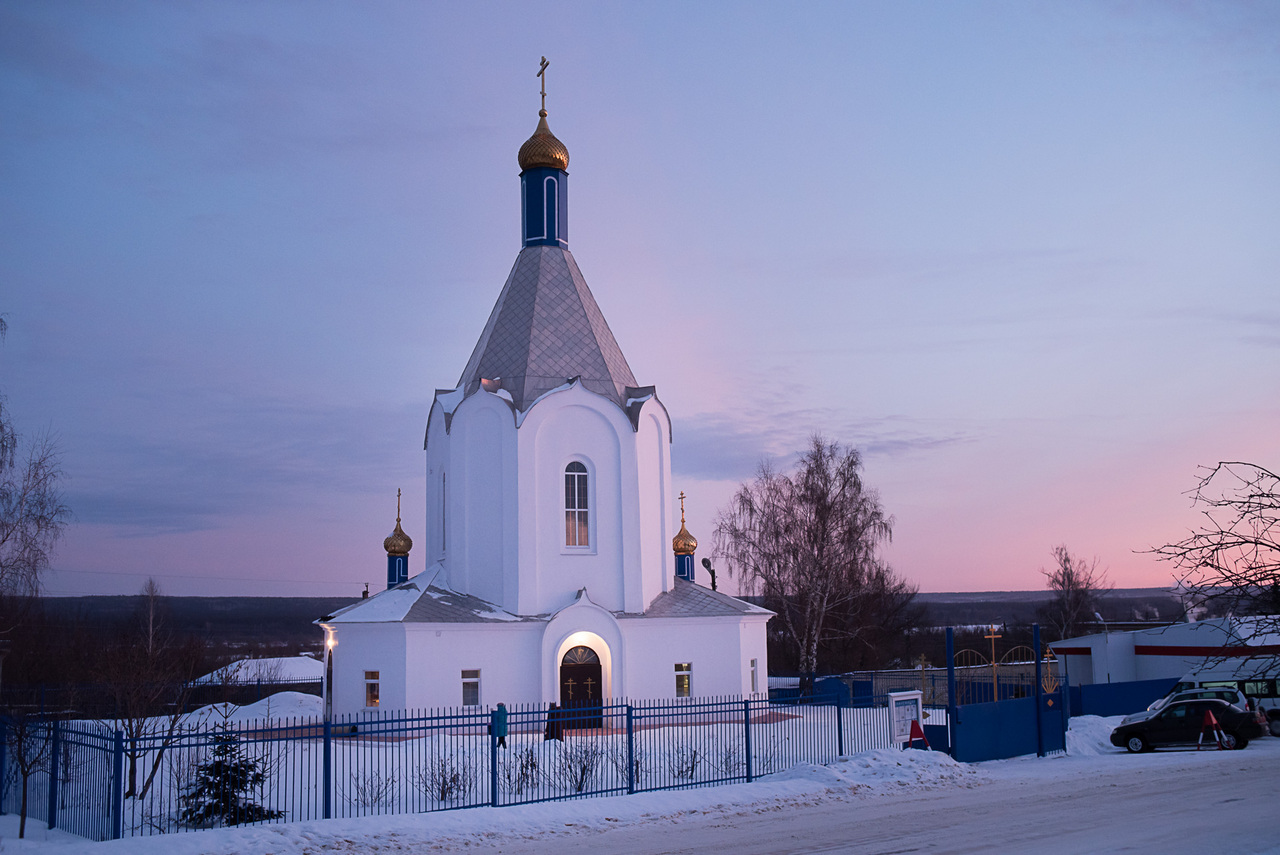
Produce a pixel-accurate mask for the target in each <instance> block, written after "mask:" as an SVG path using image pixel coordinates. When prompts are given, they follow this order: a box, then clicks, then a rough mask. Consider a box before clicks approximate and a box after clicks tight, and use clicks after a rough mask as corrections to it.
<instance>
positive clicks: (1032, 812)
mask: <svg viewBox="0 0 1280 855" xmlns="http://www.w3.org/2000/svg"><path fill="white" fill-rule="evenodd" d="M1089 760H1090V762H1088V763H1078V762H1075V759H1074V758H1062V759H1059V760H1052V761H1039V762H1036V763H1029V762H1027V761H1013V762H1011V763H1009V764H1007V765H1002V766H1001V767H1000V768H999V769H997V770H994V774H995V775H997V776H998V779H997V780H994V781H990V782H988V783H984V784H980V785H978V786H975V787H972V788H965V789H947V790H938V791H933V792H928V793H914V794H909V795H908V794H904V795H902V796H871V797H857V796H844V795H838V796H835V795H833V796H832V797H831V798H829V799H826V800H823V801H822V802H820V803H818V804H814V805H804V806H787V807H786V808H785V809H779V808H776V807H761V808H758V809H756V810H751V811H743V812H740V813H736V814H719V815H716V814H709V815H706V816H702V817H694V818H690V817H681V818H680V819H679V821H678V822H672V821H669V820H668V821H665V822H662V821H659V822H658V823H655V824H653V825H651V826H644V827H640V828H637V827H635V826H630V827H626V828H619V829H616V830H607V831H600V832H598V833H592V834H582V833H579V834H575V835H566V836H560V835H553V836H548V837H543V838H539V839H535V840H511V839H506V840H498V841H494V843H493V844H492V845H487V844H482V845H470V846H467V847H466V851H467V852H469V853H504V855H538V853H554V855H579V853H581V855H587V853H591V855H600V853H609V855H632V853H670V855H708V853H721V852H723V853H732V855H801V853H821V852H854V853H876V855H890V853H895V855H896V853H908V852H929V853H970V852H972V853H979V852H980V853H992V852H1016V853H1022V852H1027V853H1036V855H1058V853H1111V852H1134V853H1139V852H1141V853H1147V852H1151V853H1161V855H1173V854H1174V853H1230V855H1245V853H1256V852H1280V810H1277V791H1278V790H1280V739H1275V738H1264V739H1261V740H1258V741H1256V742H1254V743H1252V744H1250V746H1249V747H1248V748H1246V749H1245V750H1244V751H1231V752H1226V751H1224V752H1219V751H1213V752H1202V753H1199V754H1197V753H1196V752H1185V751H1179V752H1173V751H1161V752H1156V753H1154V754H1148V755H1141V756H1133V755H1126V754H1118V755H1115V756H1113V757H1108V758H1106V762H1104V763H1102V764H1101V765H1099V763H1098V758H1089ZM1046 764H1051V765H1046ZM1048 769H1052V773H1051V774H1048V775H1046V774H1045V772H1046V770H1048Z"/></svg>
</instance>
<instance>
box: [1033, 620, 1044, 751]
mask: <svg viewBox="0 0 1280 855" xmlns="http://www.w3.org/2000/svg"><path fill="white" fill-rule="evenodd" d="M1031 646H1032V647H1033V648H1035V651H1036V691H1035V698H1036V756H1037V757H1043V756H1044V731H1043V730H1042V729H1041V726H1040V724H1041V723H1040V703H1041V701H1043V700H1044V699H1043V698H1042V697H1041V696H1040V691H1041V687H1042V686H1043V685H1044V683H1043V680H1042V675H1041V673H1040V624H1038V623H1033V624H1031Z"/></svg>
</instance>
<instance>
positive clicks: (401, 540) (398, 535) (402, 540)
mask: <svg viewBox="0 0 1280 855" xmlns="http://www.w3.org/2000/svg"><path fill="white" fill-rule="evenodd" d="M382 548H383V549H385V550H386V551H387V554H388V555H408V554H409V550H410V549H413V539H412V538H410V537H409V535H407V534H405V533H404V529H402V528H401V527H400V491H399V490H396V527H395V528H394V529H393V530H392V531H391V534H389V535H387V538H386V539H385V540H384V541H382Z"/></svg>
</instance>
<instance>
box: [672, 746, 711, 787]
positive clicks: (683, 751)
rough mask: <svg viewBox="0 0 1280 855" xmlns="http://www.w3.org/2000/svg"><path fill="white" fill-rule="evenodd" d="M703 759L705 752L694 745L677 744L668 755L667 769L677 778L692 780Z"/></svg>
mask: <svg viewBox="0 0 1280 855" xmlns="http://www.w3.org/2000/svg"><path fill="white" fill-rule="evenodd" d="M703 759H704V756H703V753H702V752H701V751H699V750H698V749H697V748H695V747H693V746H692V745H677V746H676V747H675V748H674V749H672V751H671V753H670V754H668V755H667V771H668V772H669V773H670V774H671V777H673V778H676V779H677V780H684V781H692V780H693V779H694V778H695V776H697V774H698V763H699V761H701V760H703Z"/></svg>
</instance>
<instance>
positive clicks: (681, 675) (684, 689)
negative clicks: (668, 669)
mask: <svg viewBox="0 0 1280 855" xmlns="http://www.w3.org/2000/svg"><path fill="white" fill-rule="evenodd" d="M692 676H693V663H692V662H677V663H676V697H677V698H687V697H689V690H690V689H691V687H692V686H691V683H690V680H691V678H692Z"/></svg>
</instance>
